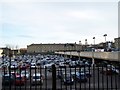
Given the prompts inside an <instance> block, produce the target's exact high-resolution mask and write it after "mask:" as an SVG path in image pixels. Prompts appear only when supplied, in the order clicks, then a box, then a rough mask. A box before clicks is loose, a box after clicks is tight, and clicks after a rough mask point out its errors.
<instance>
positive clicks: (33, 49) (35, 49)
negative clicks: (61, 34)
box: [27, 43, 82, 53]
mask: <svg viewBox="0 0 120 90" xmlns="http://www.w3.org/2000/svg"><path fill="white" fill-rule="evenodd" d="M64 50H65V51H70V50H71V51H75V50H82V45H80V44H76V43H66V44H61V43H59V44H56V43H53V44H31V45H28V46H27V53H41V52H55V51H64Z"/></svg>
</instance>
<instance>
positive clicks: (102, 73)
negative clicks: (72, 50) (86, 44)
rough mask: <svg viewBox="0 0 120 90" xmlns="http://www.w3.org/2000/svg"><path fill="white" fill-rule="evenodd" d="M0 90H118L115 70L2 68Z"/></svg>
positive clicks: (57, 67) (69, 67) (56, 67)
mask: <svg viewBox="0 0 120 90" xmlns="http://www.w3.org/2000/svg"><path fill="white" fill-rule="evenodd" d="M2 90H120V73H119V68H118V67H116V66H115V67H113V65H109V66H96V65H93V66H90V65H88V66H81V65H78V66H69V65H65V66H56V65H52V67H51V68H50V67H41V66H35V67H31V66H27V67H15V66H14V67H10V66H9V67H8V68H6V67H2Z"/></svg>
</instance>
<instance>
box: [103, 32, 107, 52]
mask: <svg viewBox="0 0 120 90" xmlns="http://www.w3.org/2000/svg"><path fill="white" fill-rule="evenodd" d="M103 36H104V37H105V50H106V46H107V45H106V37H107V34H104V35H103Z"/></svg>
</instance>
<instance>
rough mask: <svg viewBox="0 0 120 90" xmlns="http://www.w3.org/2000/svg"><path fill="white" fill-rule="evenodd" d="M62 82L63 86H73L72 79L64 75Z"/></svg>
mask: <svg viewBox="0 0 120 90" xmlns="http://www.w3.org/2000/svg"><path fill="white" fill-rule="evenodd" d="M63 82H64V84H65V85H73V84H74V79H73V77H72V76H71V75H66V76H64V78H63Z"/></svg>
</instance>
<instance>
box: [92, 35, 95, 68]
mask: <svg viewBox="0 0 120 90" xmlns="http://www.w3.org/2000/svg"><path fill="white" fill-rule="evenodd" d="M93 40H94V41H93V43H94V48H92V66H94V64H95V60H94V50H95V37H93Z"/></svg>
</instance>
